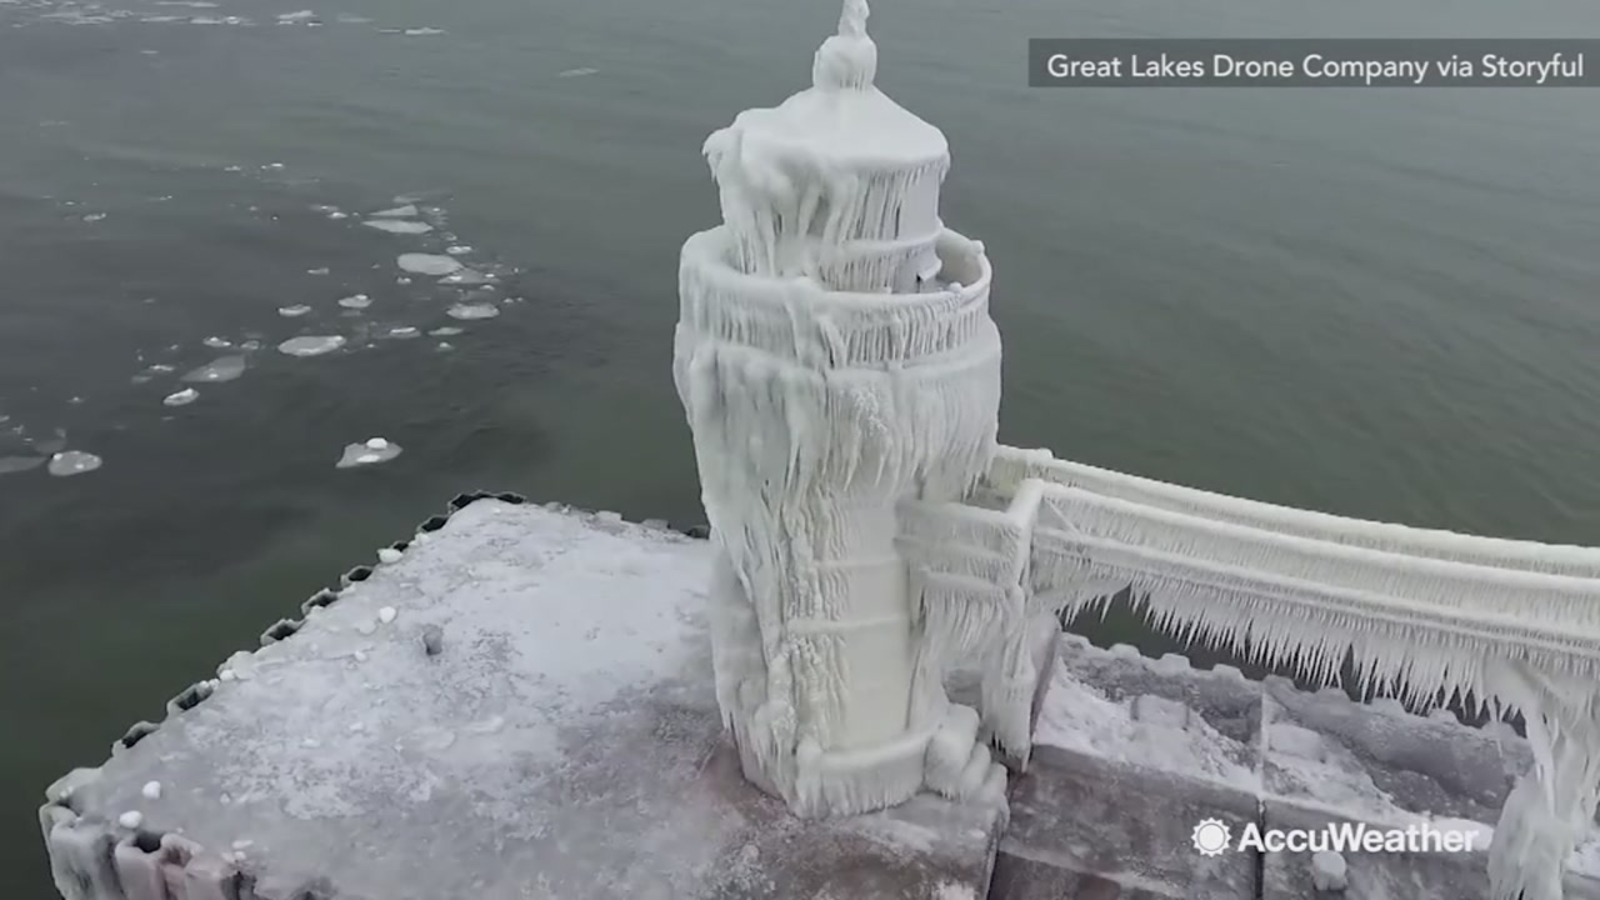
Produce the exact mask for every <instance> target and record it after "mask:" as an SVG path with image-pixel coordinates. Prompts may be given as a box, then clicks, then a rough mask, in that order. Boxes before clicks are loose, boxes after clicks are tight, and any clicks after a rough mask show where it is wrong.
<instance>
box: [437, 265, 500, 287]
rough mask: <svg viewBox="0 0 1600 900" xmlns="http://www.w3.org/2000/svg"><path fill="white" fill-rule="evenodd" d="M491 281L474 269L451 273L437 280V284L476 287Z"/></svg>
mask: <svg viewBox="0 0 1600 900" xmlns="http://www.w3.org/2000/svg"><path fill="white" fill-rule="evenodd" d="M493 280H494V279H492V278H490V277H489V276H487V275H485V274H483V273H482V272H479V271H478V270H476V269H462V270H460V271H459V272H454V273H452V274H450V275H446V276H445V277H443V278H441V279H439V283H440V284H461V285H467V286H469V287H476V286H477V285H480V284H488V283H489V282H490V281H493Z"/></svg>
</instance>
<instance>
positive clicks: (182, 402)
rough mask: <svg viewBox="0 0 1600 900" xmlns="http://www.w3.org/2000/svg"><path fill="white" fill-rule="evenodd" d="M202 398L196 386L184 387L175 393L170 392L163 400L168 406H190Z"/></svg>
mask: <svg viewBox="0 0 1600 900" xmlns="http://www.w3.org/2000/svg"><path fill="white" fill-rule="evenodd" d="M199 399H200V392H199V391H197V390H195V389H194V388H184V389H183V390H181V391H178V392H177V393H175V394H168V395H167V396H166V399H164V400H162V401H161V402H162V403H163V404H164V405H166V406H188V405H189V404H191V403H193V402H195V401H196V400H199Z"/></svg>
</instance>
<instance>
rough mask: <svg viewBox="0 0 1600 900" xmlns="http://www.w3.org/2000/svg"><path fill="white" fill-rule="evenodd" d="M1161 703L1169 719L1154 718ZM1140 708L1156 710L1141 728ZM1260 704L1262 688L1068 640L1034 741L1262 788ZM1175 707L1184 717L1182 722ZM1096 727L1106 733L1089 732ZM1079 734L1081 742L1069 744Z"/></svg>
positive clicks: (1060, 651)
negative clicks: (1190, 769) (1259, 769)
mask: <svg viewBox="0 0 1600 900" xmlns="http://www.w3.org/2000/svg"><path fill="white" fill-rule="evenodd" d="M1141 697H1149V698H1151V699H1149V700H1141V699H1140V698H1141ZM1163 702H1164V703H1165V707H1164V708H1165V709H1166V710H1167V711H1168V715H1167V716H1166V717H1165V718H1162V717H1161V716H1160V715H1159V714H1157V713H1155V712H1154V710H1155V709H1156V708H1157V707H1158V706H1161V705H1162V704H1163ZM1135 703H1138V704H1140V705H1141V706H1142V707H1146V708H1148V709H1149V710H1151V712H1149V713H1147V718H1145V719H1143V720H1141V718H1140V717H1139V716H1138V714H1137V711H1136V710H1135V709H1134V706H1135ZM1261 703H1262V687H1261V684H1260V683H1259V682H1251V681H1246V680H1244V679H1242V678H1240V679H1235V678H1232V677H1230V676H1228V675H1227V674H1226V673H1224V674H1220V675H1219V674H1218V673H1217V672H1216V671H1215V670H1211V671H1205V670H1199V669H1192V668H1186V669H1180V668H1175V667H1172V666H1162V665H1160V664H1159V663H1157V661H1155V660H1150V659H1147V658H1145V657H1143V656H1137V655H1135V656H1119V655H1115V654H1114V653H1112V652H1108V651H1105V650H1101V649H1098V648H1096V647H1093V646H1090V645H1089V644H1087V643H1086V642H1084V643H1080V642H1078V641H1075V640H1070V639H1068V640H1063V641H1062V642H1061V643H1060V645H1059V646H1058V650H1057V657H1056V664H1055V667H1054V671H1053V673H1052V677H1051V680H1050V683H1049V686H1048V688H1047V693H1046V694H1045V697H1044V699H1043V708H1042V709H1041V711H1040V714H1039V717H1038V724H1037V726H1036V728H1035V741H1036V742H1043V743H1050V742H1052V741H1053V742H1055V743H1057V744H1058V745H1064V746H1067V747H1069V748H1072V749H1094V750H1095V751H1097V752H1101V753H1106V754H1110V755H1112V756H1117V755H1119V754H1120V755H1122V756H1123V757H1124V758H1127V759H1131V760H1135V761H1138V762H1140V763H1141V764H1144V765H1150V766H1152V767H1155V768H1165V769H1167V770H1168V771H1181V770H1185V769H1186V767H1189V766H1192V765H1200V766H1201V767H1202V768H1203V769H1204V770H1205V772H1206V773H1208V774H1206V775H1204V777H1208V778H1212V779H1220V780H1224V781H1228V780H1232V781H1233V783H1235V784H1237V785H1240V786H1250V785H1254V784H1256V783H1257V779H1256V778H1255V776H1254V774H1253V773H1254V771H1255V770H1256V768H1257V762H1258V758H1259V755H1260V747H1259V744H1260V734H1261ZM1173 704H1176V705H1177V706H1181V707H1183V708H1184V709H1185V713H1184V716H1183V717H1182V719H1181V721H1180V720H1179V719H1178V717H1177V713H1176V707H1175V706H1173ZM1150 716H1153V717H1154V718H1149V717H1150ZM1090 721H1092V722H1094V723H1098V724H1099V726H1103V727H1100V728H1096V727H1095V726H1092V725H1089V724H1085V723H1087V722H1090ZM1185 732H1189V734H1188V736H1187V737H1182V736H1181V735H1183V734H1184V733H1185ZM1073 733H1078V734H1079V735H1080V738H1081V739H1073V738H1070V735H1071V734H1073ZM1063 739H1064V740H1065V741H1066V742H1065V744H1063ZM1190 751H1193V752H1190Z"/></svg>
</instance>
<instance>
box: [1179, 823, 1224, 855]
mask: <svg viewBox="0 0 1600 900" xmlns="http://www.w3.org/2000/svg"><path fill="white" fill-rule="evenodd" d="M1190 839H1191V840H1193V841H1194V849H1196V850H1198V851H1200V855H1201V856H1220V855H1222V852H1223V851H1224V850H1227V849H1228V847H1229V845H1231V844H1232V843H1233V831H1232V830H1231V829H1229V828H1228V826H1227V824H1226V823H1224V822H1223V821H1222V820H1221V819H1201V820H1200V824H1199V825H1196V826H1195V827H1194V833H1193V834H1192V835H1191V836H1190Z"/></svg>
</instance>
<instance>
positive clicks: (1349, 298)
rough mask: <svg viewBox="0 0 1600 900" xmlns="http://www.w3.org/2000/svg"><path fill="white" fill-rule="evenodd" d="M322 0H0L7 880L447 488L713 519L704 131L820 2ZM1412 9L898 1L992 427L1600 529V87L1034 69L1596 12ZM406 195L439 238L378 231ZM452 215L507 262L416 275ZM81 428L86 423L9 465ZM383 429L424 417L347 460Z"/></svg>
mask: <svg viewBox="0 0 1600 900" xmlns="http://www.w3.org/2000/svg"><path fill="white" fill-rule="evenodd" d="M325 2H328V0H297V4H294V5H291V4H288V3H282V2H279V0H216V3H217V5H216V6H214V7H213V6H211V5H210V4H202V3H190V4H174V3H170V2H167V3H163V2H157V0H107V2H106V3H104V4H103V5H102V4H98V3H93V4H89V3H86V4H72V3H62V2H59V0H0V417H3V419H0V605H3V607H0V608H3V612H4V616H5V618H4V622H5V625H4V631H3V633H0V653H3V656H0V659H3V663H0V672H3V673H4V678H3V679H0V712H3V713H4V714H5V716H6V718H7V720H8V722H9V724H10V728H9V731H8V732H7V733H8V734H9V737H8V739H7V740H6V741H5V743H4V744H3V745H0V848H3V849H0V872H5V873H7V875H6V876H5V883H6V885H7V887H8V890H7V891H6V892H5V894H6V896H7V897H8V898H21V900H44V898H47V897H50V896H53V891H52V890H51V889H50V887H49V886H48V879H47V878H46V876H45V864H44V858H43V855H42V852H41V850H40V841H39V835H38V826H37V823H36V819H35V810H36V808H37V806H38V804H39V802H40V800H41V798H42V790H43V788H44V787H45V785H47V784H48V783H49V782H50V781H51V780H53V779H54V778H55V777H57V776H58V775H60V774H63V773H65V772H66V771H67V770H68V769H69V768H71V767H73V766H77V765H94V764H98V763H99V762H100V761H101V760H102V759H103V758H104V757H105V755H106V752H107V748H108V745H109V744H110V742H111V741H112V740H113V739H114V738H115V737H117V736H118V735H120V734H121V733H122V732H123V731H124V729H125V728H126V727H127V726H128V725H129V724H131V723H132V722H134V721H136V720H138V719H143V718H150V719H158V718H159V717H160V713H161V708H162V703H163V702H164V701H165V700H166V699H167V698H168V697H170V696H172V695H174V694H176V693H177V692H178V691H179V690H181V689H182V688H183V687H185V686H186V685H188V684H190V683H192V682H193V681H195V680H196V679H198V678H202V677H205V676H207V675H209V674H210V673H211V672H212V671H213V670H214V667H215V666H216V664H217V663H219V662H220V661H221V660H223V659H224V658H225V657H226V656H228V655H229V654H230V653H231V652H232V651H234V650H235V649H238V648H241V647H247V646H251V645H253V643H254V641H255V638H256V635H257V634H259V633H260V631H261V630H262V629H263V628H264V627H265V626H267V625H268V624H270V623H271V622H273V621H275V620H276V619H278V618H279V617H281V616H283V615H287V614H290V613H292V612H293V611H294V610H295V609H296V608H297V606H298V604H299V602H300V601H301V600H302V599H303V598H304V597H306V596H307V595H309V594H310V593H312V592H313V591H314V590H315V589H316V588H318V587H320V586H322V585H324V584H327V583H330V582H331V581H334V580H335V579H336V578H337V576H338V573H339V572H341V571H343V570H345V569H347V568H349V567H350V566H351V565H354V564H357V563H361V562H365V561H368V560H370V559H371V558H372V555H373V552H374V550H375V548H377V547H378V546H380V545H382V544H387V543H388V542H390V541H392V540H394V539H396V538H400V537H404V536H406V535H408V534H409V533H410V529H411V528H412V526H413V525H414V524H415V523H417V522H418V521H420V520H421V519H423V518H426V517H427V516H428V515H431V514H432V513H434V512H436V511H438V510H439V509H440V508H441V507H442V505H443V504H444V503H445V502H446V501H447V500H448V499H449V498H450V497H451V496H452V495H453V494H455V493H457V492H459V491H461V490H469V489H474V488H478V487H489V488H494V489H499V490H515V491H520V492H523V493H525V494H528V495H530V496H532V497H534V498H537V499H541V500H542V499H559V500H564V501H568V502H571V503H574V504H578V505H582V506H587V507H599V508H607V509H614V510H619V511H621V512H623V513H624V514H626V515H627V516H629V517H630V518H647V517H665V518H671V519H675V520H680V521H697V520H698V518H699V512H698V508H697V506H698V491H697V488H696V485H695V482H694V469H693V461H692V457H691V452H690V447H689V442H688V434H687V430H686V428H685V427H684V424H683V421H682V416H681V413H680V411H679V408H678V405H677V400H676V397H675V396H674V394H673V392H672V387H671V381H670V377H669V373H668V365H669V360H670V355H671V329H672V323H673V321H674V319H675V317H676V263H677V261H676V254H677V250H678V246H679V244H680V243H681V242H682V241H683V239H684V238H685V237H686V236H687V235H688V234H689V233H691V232H692V231H695V230H697V229H700V228H704V227H708V226H710V225H712V224H714V223H715V222H716V221H717V207H716V194H715V191H714V189H713V186H712V184H711V182H710V179H709V176H708V173H707V171H706V169H705V166H704V164H703V162H702V161H701V159H700V157H699V149H700V144H701V142H702V140H703V138H704V137H705V135H706V134H707V133H708V132H710V131H711V130H713V129H714V128H717V127H720V126H721V125H723V124H725V123H726V122H727V121H728V120H729V119H730V118H731V117H732V116H733V114H734V113H735V112H736V111H738V110H740V109H743V108H746V107H750V106H756V105H770V104H772V103H775V102H777V101H778V100H781V99H782V98H783V97H784V96H787V95H788V94H789V93H791V92H793V91H794V90H798V89H800V88H802V87H803V86H804V85H805V83H806V80H807V78H808V76H809V70H810V54H811V52H812V50H813V49H814V47H815V45H816V43H817V42H818V41H819V40H820V39H821V37H822V36H823V35H824V34H825V33H827V32H828V31H830V30H831V29H832V27H833V24H834V22H835V20H836V17H837V4H835V3H832V2H822V0H818V2H804V3H801V2H796V0H670V2H647V0H532V2H523V3H513V2H508V0H467V2H460V3H451V4H446V3H439V2H434V3H425V2H421V0H389V2H386V3H378V2H376V0H337V3H335V4H334V5H331V6H323V5H320V4H323V3H325ZM304 3H312V4H319V5H317V6H316V8H314V9H312V10H310V13H311V15H309V16H307V15H295V14H296V13H299V12H301V11H302V10H303V7H302V6H301V5H298V4H304ZM1396 6H1397V5H1396V4H1393V3H1391V2H1388V0H1384V2H1378V0H1360V2H1342V3H1338V4H1331V3H1322V4H1314V3H1310V2H1284V0H1188V2H1184V3H1176V4H1174V3H1165V2H1153V0H1123V2H1119V3H1116V4H1110V3H1099V2H1091V0H1015V2H1009V0H1008V2H1001V0H990V2H969V0H962V2H958V0H920V2H916V3H913V2H911V0H882V2H880V3H878V4H877V9H876V10H875V13H876V17H875V19H874V22H873V30H874V33H875V35H876V36H877V38H878V41H879V44H880V49H881V57H882V68H881V75H880V79H879V81H880V84H881V85H882V86H883V87H884V88H885V89H886V90H888V91H889V92H890V93H891V94H892V95H893V96H895V97H896V99H898V100H899V101H900V102H901V103H903V104H904V105H906V106H907V107H909V108H911V109H912V110H914V111H916V112H918V113H919V114H921V115H923V116H924V117H926V118H927V119H929V120H930V121H932V122H934V123H936V124H938V125H939V126H941V127H942V128H943V129H944V130H945V132H946V134H947V135H948V136H949V138H950V141H951V144H952V148H953V153H954V157H955V168H954V172H953V174H952V176H951V179H950V181H949V183H948V186H947V189H946V197H945V205H944V208H945V218H946V220H947V221H948V222H949V223H950V224H951V225H952V226H953V227H956V228H958V229H960V230H962V231H963V232H965V233H967V234H969V235H971V236H973V237H977V238H981V239H983V240H984V241H985V242H986V243H987V245H988V247H989V252H990V254H991V257H992V259H993V261H994V264H995V266H996V270H997V273H998V274H997V277H996V282H995V297H994V308H995V315H996V318H997V320H998V321H999V323H1000V326H1001V328H1002V330H1003V332H1004V334H1005V337H1006V340H1007V347H1006V349H1007V363H1006V378H1007V384H1006V400H1005V409H1004V426H1003V437H1004V438H1005V439H1006V440H1007V441H1008V442H1011V443H1016V444H1023V445H1030V446H1031V445H1047V446H1050V447H1052V448H1054V449H1055V450H1056V452H1057V453H1058V455H1062V456H1070V457H1073V458H1076V459H1080V460H1083V461H1087V462H1092V463H1096V464H1100V465H1106V466H1113V467H1116V468H1119V469H1124V470H1128V471H1133V472H1137V473H1141V474H1146V475H1151V476H1155V477H1159V478H1162V479H1167V480H1173V481H1181V482H1186V483H1190V484H1194V485H1198V486H1202V487H1206V488H1211V489H1216V490H1221V491H1226V492H1229V493H1234V494H1240V495H1245V496H1250V497H1257V498H1261V499H1266V500H1271V501H1277V502H1283V503H1292V504H1297V505H1303V506H1309V507H1314V508H1318V509H1324V510H1329V511H1332V512H1337V513H1343V514H1350V515H1358V516H1363V517H1369V518H1382V519H1392V520H1398V521H1403V522H1410V523H1416V524H1421V525H1429V526H1437V527H1445V528H1452V529H1457V530H1465V531H1476V532H1486V533H1493V534H1497V535H1506V536H1515V537H1523V538H1532V539H1538V540H1545V541H1557V542H1574V543H1600V462H1597V459H1600V457H1597V453H1596V450H1597V448H1600V349H1597V348H1600V94H1597V93H1594V92H1590V91H1486V90H1472V91H1453V90H1380V91H1353V90H1346V91H1330V90H1315V91H1293V90H1280V91H1270V90H1249V91H1245V90H1223V91H1204V90H1163V91H1154V90H1133V91H1122V90H1117V91H1085V90H1080V91H1071V90H1048V91H1047V90H1030V89H1028V88H1027V87H1025V86H1024V85H1025V71H1024V64H1025V60H1026V39H1027V38H1028V37H1039V36H1164V37H1180V36H1216V37H1256V36H1261V37H1270V36H1285V37H1289V36H1292V37H1315V36H1324V35H1342V36H1410V35H1416V36H1455V37H1498V36H1521V37H1562V36H1593V35H1594V34H1595V33H1596V31H1597V29H1600V8H1597V7H1595V6H1594V5H1593V4H1592V3H1588V2H1587V0H1585V2H1577V0H1571V2H1563V3H1536V2H1534V3H1530V2H1523V3H1519V4H1516V8H1515V10H1514V11H1513V10H1512V9H1511V5H1510V4H1506V3H1504V2H1503V0H1469V2H1452V3H1448V4H1447V3H1443V2H1434V3H1427V4H1423V3H1417V4H1412V5H1411V6H1410V7H1408V8H1406V9H1395V8H1394V7H1396ZM1502 8H1503V9H1502ZM280 16H287V17H288V18H286V19H283V20H282V21H283V22H284V23H286V24H279V22H280V19H279V17H280ZM233 17H236V18H233ZM241 20H248V21H241ZM407 30H412V31H413V33H411V34H407V33H405V32H406V31H407ZM1592 62H1600V61H1592ZM407 203H415V205H417V206H418V207H419V208H418V210H417V213H418V214H417V216H415V217H413V218H404V217H402V219H401V220H403V221H409V222H419V223H425V224H427V225H428V226H429V227H430V228H431V230H430V231H427V232H426V233H394V231H385V230H379V229H377V228H370V227H366V226H364V225H363V224H362V222H363V214H367V213H371V212H375V211H380V210H385V209H389V208H393V207H396V206H403V205H406V204H407ZM401 230H402V231H410V232H420V231H421V230H422V229H421V228H420V226H416V225H412V226H402V227H401ZM450 248H454V249H455V251H456V252H455V255H454V257H453V258H456V259H458V260H459V261H460V262H461V263H462V264H463V265H466V266H469V267H471V268H472V269H473V271H476V272H479V273H482V274H483V275H485V276H489V277H492V281H491V282H490V283H489V284H488V285H487V286H468V285H440V284H437V283H436V282H437V278H436V277H425V276H422V275H414V276H410V277H411V278H412V281H411V282H410V283H408V284H405V283H400V281H399V278H400V277H401V276H402V275H403V274H404V273H402V272H401V270H400V269H399V268H398V266H397V257H398V256H399V255H400V254H403V253H429V254H436V255H446V256H448V255H450V254H449V253H447V250H449V249H450ZM467 248H470V249H467ZM358 294H364V295H366V298H367V302H366V303H365V305H363V301H359V300H358V301H353V302H351V303H347V304H344V305H341V304H340V303H339V302H338V301H339V300H341V299H343V298H350V297H354V296H355V295H358ZM490 305H492V307H493V308H494V309H496V310H498V312H499V315H497V316H493V317H492V318H491V317H489V316H488V314H487V313H484V312H483V309H484V308H485V307H486V306H490ZM302 306H304V307H309V308H310V309H309V310H298V309H295V307H302ZM452 307H456V308H457V310H458V313H459V310H460V309H462V308H463V307H465V308H469V309H470V310H472V311H471V312H470V313H468V314H466V315H459V314H458V315H455V316H452V315H451V314H450V312H449V311H450V310H451V308H452ZM280 309H282V310H286V311H288V312H289V313H300V314H298V315H285V314H280ZM441 327H454V328H460V329H462V332H461V333H460V334H451V335H448V336H436V335H430V334H428V332H430V331H432V330H434V329H438V328H441ZM304 336H340V337H343V338H345V343H344V345H343V346H342V347H340V348H338V349H336V350H334V351H333V352H331V353H327V354H325V355H319V356H304V357H301V356H290V355H286V354H284V353H280V352H279V351H278V350H277V349H276V348H277V347H278V346H279V345H280V344H281V343H283V342H284V341H287V340H290V339H292V338H296V337H304ZM208 339H214V340H210V341H208ZM441 342H444V343H447V344H448V345H449V347H446V348H441V347H440V346H439V345H440V343H441ZM237 356H242V357H243V362H244V369H243V371H242V373H240V372H239V371H238V362H239V361H238V360H236V359H233V360H225V361H224V362H223V363H222V364H221V365H220V366H218V367H217V369H216V370H215V371H216V372H218V373H220V375H219V377H217V378H214V379H206V378H201V379H200V380H198V381H193V382H186V381H183V380H182V376H183V375H184V374H185V373H187V372H190V371H192V370H195V369H198V368H200V367H203V366H206V365H208V364H211V363H213V362H216V361H218V360H219V359H223V358H226V357H237ZM233 375H237V376H238V377H236V378H230V377H229V376H233ZM187 388H193V389H195V390H196V391H197V392H198V395H199V396H198V397H197V398H195V399H193V401H192V402H185V401H187V400H188V399H189V398H188V397H187V396H186V395H184V396H179V397H175V398H174V399H173V401H172V402H171V403H170V404H168V403H164V402H163V400H164V398H168V397H169V396H172V395H175V394H178V392H180V391H182V390H184V389H187ZM58 430H59V431H64V432H65V436H66V437H65V444H64V445H65V447H66V449H68V450H71V451H82V452H85V453H90V454H93V455H94V456H96V457H98V458H100V459H102V460H103V465H102V466H101V467H100V468H98V469H95V470H93V471H87V472H84V473H83V474H80V475H76V476H74V477H70V478H53V477H51V476H50V475H49V474H48V472H47V471H46V469H45V468H44V467H39V466H35V467H31V468H30V467H28V466H29V464H27V463H17V462H14V461H13V462H10V463H7V462H6V461H5V459H6V458H8V457H19V456H20V457H37V456H38V455H39V453H40V452H41V451H50V450H53V449H54V448H55V447H56V446H58V445H61V444H62V441H61V439H60V438H59V436H58ZM374 436H382V437H384V438H387V439H388V440H390V441H393V442H394V443H396V444H398V445H400V446H401V447H403V448H404V453H403V454H402V455H400V456H398V457H397V458H395V459H393V460H392V461H388V462H385V463H382V464H380V465H371V466H358V467H355V468H349V469H336V468H335V463H336V462H337V461H338V460H339V459H340V457H341V454H342V453H343V452H344V449H345V447H346V445H348V444H352V443H357V442H361V441H365V440H366V439H368V438H370V437H374ZM13 468H15V469H18V471H10V470H11V469H13ZM1115 627H1119V628H1126V627H1127V626H1126V625H1125V624H1124V625H1117V626H1115Z"/></svg>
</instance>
